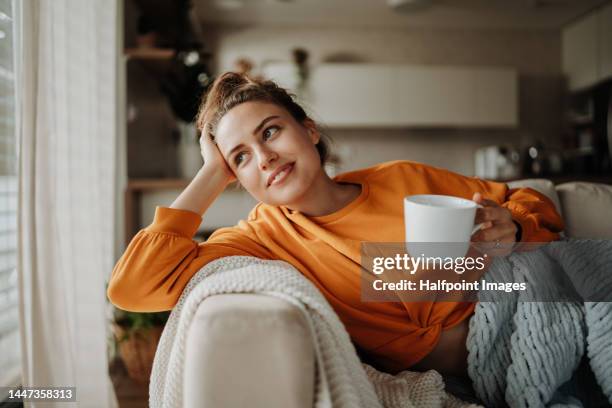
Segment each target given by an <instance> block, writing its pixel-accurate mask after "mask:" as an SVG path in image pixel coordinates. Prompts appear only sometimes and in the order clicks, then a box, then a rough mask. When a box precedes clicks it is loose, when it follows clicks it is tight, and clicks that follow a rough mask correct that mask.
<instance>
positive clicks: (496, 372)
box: [467, 240, 612, 407]
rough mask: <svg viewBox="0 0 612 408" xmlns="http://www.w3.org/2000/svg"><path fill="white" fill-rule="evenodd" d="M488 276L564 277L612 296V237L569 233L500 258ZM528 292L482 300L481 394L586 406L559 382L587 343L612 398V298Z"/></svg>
mask: <svg viewBox="0 0 612 408" xmlns="http://www.w3.org/2000/svg"><path fill="white" fill-rule="evenodd" d="M485 278H486V279H488V280H489V281H498V282H526V283H527V284H529V285H532V284H534V285H539V287H540V288H546V287H548V288H550V287H552V286H553V285H552V284H551V283H550V282H552V281H555V280H556V281H561V280H562V279H561V278H563V279H565V280H566V281H567V280H569V281H571V286H573V287H574V288H575V290H576V292H577V294H579V295H581V296H583V298H584V299H585V300H593V299H600V300H607V299H611V298H612V241H603V240H602V241H594V240H580V241H579V240H568V241H560V242H553V243H551V244H548V245H546V246H545V247H543V248H542V249H540V250H537V251H532V252H526V253H514V254H512V255H511V256H509V257H507V258H498V259H496V260H495V263H494V264H493V266H492V267H491V269H490V270H489V272H488V273H487V274H486V275H485ZM547 283H548V285H546V284H547ZM525 296H526V295H524V293H523V292H512V293H510V294H507V295H504V298H503V300H497V301H492V302H483V301H481V302H479V303H478V305H477V306H476V311H475V315H474V316H473V317H472V319H471V321H470V331H469V335H468V342H467V346H468V351H469V357H468V371H469V375H470V378H471V379H472V381H473V385H474V389H475V391H476V394H477V396H478V397H479V399H480V400H481V401H483V402H484V403H485V405H486V406H506V405H509V406H511V407H544V406H582V405H581V404H580V402H579V400H578V399H577V398H575V397H576V396H574V395H565V394H564V393H563V392H562V391H561V390H560V389H559V387H560V386H561V385H562V384H563V383H565V382H566V381H568V380H570V379H571V378H572V375H573V373H574V371H575V370H576V368H577V367H578V365H579V364H580V361H581V359H582V357H583V355H584V353H585V347H586V353H587V356H588V358H589V363H590V366H591V369H592V371H593V373H594V374H595V378H596V379H597V382H598V383H599V386H600V387H601V390H602V391H603V393H604V394H605V396H606V397H607V398H608V400H609V403H610V404H612V303H609V302H604V301H598V302H581V301H573V302H569V301H564V302H551V301H548V302H544V301H538V302H535V301H530V300H534V298H533V297H529V298H528V299H526V298H525ZM481 300H482V298H481ZM489 300H491V299H489ZM535 300H541V299H535ZM594 386H595V387H597V385H596V384H594Z"/></svg>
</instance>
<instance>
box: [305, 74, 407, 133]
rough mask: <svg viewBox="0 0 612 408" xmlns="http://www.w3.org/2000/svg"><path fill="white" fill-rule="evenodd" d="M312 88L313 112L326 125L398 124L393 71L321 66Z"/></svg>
mask: <svg viewBox="0 0 612 408" xmlns="http://www.w3.org/2000/svg"><path fill="white" fill-rule="evenodd" d="M309 88H310V97H311V104H312V109H313V110H314V111H315V112H316V113H317V114H318V116H319V117H320V119H319V120H322V121H323V123H324V124H325V125H328V126H385V125H387V124H390V123H393V122H394V120H396V118H395V112H393V104H392V98H391V95H392V94H393V71H392V68H391V67H388V66H384V65H369V66H368V65H363V66H358V65H357V66H349V67H347V66H346V65H344V64H338V65H333V64H330V65H321V66H319V67H317V68H316V69H315V70H314V72H313V73H312V76H311V80H310V83H309Z"/></svg>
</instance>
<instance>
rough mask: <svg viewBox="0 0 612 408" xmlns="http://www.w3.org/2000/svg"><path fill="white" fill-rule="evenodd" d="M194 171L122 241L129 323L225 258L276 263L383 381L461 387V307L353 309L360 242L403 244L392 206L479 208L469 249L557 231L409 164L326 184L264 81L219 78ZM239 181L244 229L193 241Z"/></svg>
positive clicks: (112, 289) (523, 198) (491, 193)
mask: <svg viewBox="0 0 612 408" xmlns="http://www.w3.org/2000/svg"><path fill="white" fill-rule="evenodd" d="M197 124H198V128H199V129H200V130H202V136H201V138H200V144H201V152H202V155H203V157H204V165H203V167H202V168H201V170H200V171H199V173H198V174H197V175H196V176H195V177H194V179H193V181H192V182H191V183H190V184H189V186H188V187H187V188H186V189H185V190H184V191H183V192H182V193H181V194H180V195H179V197H178V198H177V199H176V200H175V201H174V203H172V205H171V206H170V207H167V208H166V207H157V208H156V212H155V217H154V220H153V223H152V224H151V225H149V226H148V227H146V228H144V229H143V230H141V231H140V232H139V233H138V234H137V235H136V236H135V237H134V239H133V240H132V241H131V242H130V244H129V246H128V248H127V250H126V251H125V253H124V254H123V256H122V257H121V259H120V260H119V261H118V263H117V265H116V266H115V268H114V270H113V274H112V278H111V281H110V285H109V288H108V296H109V298H110V299H111V301H112V302H113V303H114V304H115V305H116V306H118V307H120V308H122V309H126V310H132V311H161V310H168V309H171V308H172V307H173V306H174V305H175V304H176V302H177V300H178V298H179V296H180V294H181V292H182V290H183V288H184V287H185V285H186V284H187V282H188V281H189V279H190V278H191V277H192V276H193V275H194V274H195V273H196V272H197V271H198V270H200V269H201V268H202V267H203V266H204V265H206V264H207V263H208V262H211V261H213V260H215V259H218V258H221V257H225V256H231V255H249V256H255V257H259V258H263V259H281V260H284V261H287V262H288V263H290V264H291V265H293V266H295V267H296V268H297V269H298V270H299V271H300V272H301V273H302V274H304V276H306V277H307V278H308V279H309V280H311V281H312V282H313V283H314V284H315V285H316V286H317V287H318V288H319V290H320V291H321V292H322V293H323V295H324V296H325V297H326V299H327V300H328V301H329V302H330V304H331V306H332V307H333V308H334V310H335V311H336V312H337V313H338V315H339V317H340V319H341V320H342V322H343V323H344V325H345V326H346V329H347V331H348V332H349V334H350V335H351V338H352V339H353V341H354V343H355V345H356V347H357V348H358V350H359V351H360V353H361V355H362V356H363V357H364V358H365V359H367V361H368V362H369V363H371V364H373V365H375V366H376V367H377V368H379V369H382V370H386V371H388V372H392V373H395V372H398V371H401V370H405V369H408V368H412V369H436V370H438V371H439V372H441V373H443V374H450V375H464V374H465V370H466V364H467V351H466V346H465V344H466V336H467V332H468V321H469V318H470V316H471V315H472V314H473V311H474V304H473V303H467V302H439V303H435V302H385V303H383V302H381V303H374V302H368V303H366V302H361V301H360V243H361V242H363V241H369V242H403V241H404V223H403V197H404V196H407V195H411V194H426V193H433V194H446V195H454V196H459V197H464V198H468V199H474V200H476V201H477V202H479V203H480V204H482V205H483V208H482V209H480V210H479V211H478V213H477V222H484V223H485V226H484V228H483V229H482V230H480V231H479V232H478V233H476V234H475V235H474V237H473V239H474V240H476V241H487V242H502V243H514V242H516V241H531V242H544V241H550V240H554V239H556V238H557V237H558V235H557V233H558V232H559V231H561V230H562V228H563V225H562V220H561V218H560V217H559V215H558V214H557V212H556V211H555V208H554V205H553V204H552V203H551V202H550V201H549V200H548V199H547V198H546V197H545V196H543V195H541V194H539V193H538V192H536V191H534V190H531V189H512V190H511V189H508V187H507V186H506V185H505V184H502V183H494V182H489V181H484V180H479V179H476V178H470V177H464V176H461V175H458V174H455V173H452V172H449V171H446V170H442V169H438V168H434V167H430V166H426V165H423V164H419V163H414V162H408V161H395V162H388V163H382V164H379V165H376V166H373V167H370V168H366V169H362V170H357V171H352V172H349V173H345V174H342V175H339V176H336V177H334V178H333V179H332V178H330V177H329V176H328V175H327V174H326V173H325V172H324V170H323V164H324V163H325V159H326V156H327V151H328V150H327V145H326V143H325V141H324V140H323V138H322V136H321V133H320V132H319V130H318V129H317V126H316V124H315V123H314V121H313V120H312V119H310V118H309V117H307V115H306V114H305V112H304V110H303V109H302V108H301V107H300V106H299V105H297V104H296V103H295V102H294V101H293V100H292V98H291V96H290V95H288V94H287V93H286V92H285V90H283V89H282V88H279V87H278V86H276V85H275V84H274V83H273V82H270V81H255V80H252V79H250V78H248V77H245V76H243V75H240V74H235V73H226V74H224V75H222V76H220V77H219V78H218V79H217V80H216V81H215V83H214V84H213V86H212V88H211V90H210V92H209V93H208V95H207V97H206V99H205V101H204V102H203V105H202V107H201V108H200V113H199V115H198V120H197ZM236 179H237V180H238V181H239V182H240V183H241V184H242V185H243V186H244V188H245V189H246V190H247V191H248V192H249V193H250V194H251V195H252V196H253V197H254V198H255V199H257V200H258V201H260V202H259V204H257V205H256V206H255V208H253V210H252V211H251V213H250V214H249V216H248V219H247V220H243V221H240V222H239V223H238V225H236V226H234V227H229V228H221V229H219V230H217V231H216V232H215V233H214V234H212V236H211V237H210V238H209V239H208V240H207V241H206V242H202V243H198V242H196V241H194V240H193V236H194V234H195V232H196V230H197V229H198V227H199V225H200V223H201V220H202V216H203V214H205V212H206V210H207V208H208V207H209V206H210V205H211V204H212V203H213V201H214V200H215V199H216V198H217V197H218V196H219V194H220V193H221V192H222V191H223V190H224V189H225V187H226V186H227V185H228V184H229V183H231V182H232V181H234V180H236Z"/></svg>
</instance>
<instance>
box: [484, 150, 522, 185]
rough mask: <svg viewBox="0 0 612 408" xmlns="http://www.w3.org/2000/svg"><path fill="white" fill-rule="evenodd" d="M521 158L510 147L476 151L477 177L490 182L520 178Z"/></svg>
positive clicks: (516, 151)
mask: <svg viewBox="0 0 612 408" xmlns="http://www.w3.org/2000/svg"><path fill="white" fill-rule="evenodd" d="M520 161H521V156H520V154H519V152H518V150H516V149H515V148H513V147H510V146H486V147H482V148H480V149H478V150H476V153H475V157H474V167H475V171H476V177H480V178H484V179H489V180H509V179H515V178H518V177H520V175H521V166H520Z"/></svg>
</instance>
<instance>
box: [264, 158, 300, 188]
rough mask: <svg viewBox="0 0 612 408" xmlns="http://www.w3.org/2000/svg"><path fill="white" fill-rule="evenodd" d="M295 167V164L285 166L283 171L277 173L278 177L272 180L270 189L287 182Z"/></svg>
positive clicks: (269, 185)
mask: <svg viewBox="0 0 612 408" xmlns="http://www.w3.org/2000/svg"><path fill="white" fill-rule="evenodd" d="M293 165H294V163H289V164H286V165H284V166H283V167H282V168H281V170H280V171H279V172H278V173H276V175H275V176H274V177H273V178H272V180H271V181H270V184H268V187H272V186H276V185H278V184H280V183H282V182H283V181H285V179H286V178H287V176H289V174H290V173H291V172H292V171H293Z"/></svg>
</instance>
